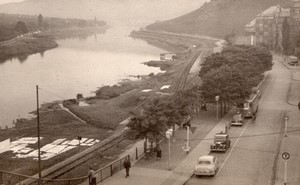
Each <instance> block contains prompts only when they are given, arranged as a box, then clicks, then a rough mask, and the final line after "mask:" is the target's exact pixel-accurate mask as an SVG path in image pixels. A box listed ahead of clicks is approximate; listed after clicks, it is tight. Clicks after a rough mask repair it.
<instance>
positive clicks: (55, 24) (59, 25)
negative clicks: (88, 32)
mask: <svg viewBox="0 0 300 185" xmlns="http://www.w3.org/2000/svg"><path fill="white" fill-rule="evenodd" d="M18 21H23V22H24V23H25V24H26V27H27V29H28V31H30V32H32V31H36V30H37V29H38V16H33V15H20V14H4V13H0V41H4V40H9V39H11V38H14V37H16V32H15V26H16V23H17V22H18ZM104 25H106V23H105V22H104V21H98V20H85V19H62V18H56V17H43V23H42V29H43V30H44V31H48V30H54V29H56V30H58V29H63V30H66V29H70V28H72V29H73V28H85V27H89V26H104Z"/></svg>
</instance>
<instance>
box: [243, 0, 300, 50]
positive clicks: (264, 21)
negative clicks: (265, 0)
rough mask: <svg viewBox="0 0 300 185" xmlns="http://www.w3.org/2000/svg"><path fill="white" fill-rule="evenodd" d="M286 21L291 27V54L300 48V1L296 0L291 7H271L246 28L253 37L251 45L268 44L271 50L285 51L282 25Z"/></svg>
mask: <svg viewBox="0 0 300 185" xmlns="http://www.w3.org/2000/svg"><path fill="white" fill-rule="evenodd" d="M285 19H286V21H287V23H288V25H289V27H290V34H289V35H290V48H289V50H290V52H294V51H295V49H296V48H297V47H300V0H294V1H292V3H291V6H290V7H288V8H283V7H281V6H280V5H277V6H271V7H270V8H268V9H266V10H265V11H264V12H262V13H260V14H258V15H257V16H256V18H255V19H254V20H252V21H251V22H249V23H248V24H247V25H246V26H245V31H246V32H247V33H248V34H249V36H250V37H251V45H257V44H266V45H267V46H268V47H269V48H270V49H272V50H277V51H283V46H282V25H283V22H284V20H285Z"/></svg>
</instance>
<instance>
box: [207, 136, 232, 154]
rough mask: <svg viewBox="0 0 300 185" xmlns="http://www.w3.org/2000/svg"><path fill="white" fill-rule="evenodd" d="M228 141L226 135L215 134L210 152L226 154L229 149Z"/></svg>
mask: <svg viewBox="0 0 300 185" xmlns="http://www.w3.org/2000/svg"><path fill="white" fill-rule="evenodd" d="M230 143H231V141H230V139H229V135H228V134H227V133H223V132H220V133H217V134H216V135H215V137H214V143H213V144H212V145H210V151H212V152H226V151H227V149H228V148H229V147H230Z"/></svg>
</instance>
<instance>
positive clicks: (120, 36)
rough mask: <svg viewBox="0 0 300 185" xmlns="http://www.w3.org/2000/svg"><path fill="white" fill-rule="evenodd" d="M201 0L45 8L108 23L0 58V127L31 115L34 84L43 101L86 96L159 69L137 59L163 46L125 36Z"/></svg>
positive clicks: (145, 58)
mask: <svg viewBox="0 0 300 185" xmlns="http://www.w3.org/2000/svg"><path fill="white" fill-rule="evenodd" d="M206 1H209V0H200V1H199V0H176V1H175V0H163V1H157V2H153V1H148V0H143V1H142V3H141V2H140V0H139V1H137V0H129V1H117V0H116V1H111V0H109V1H101V4H99V2H100V1H97V0H93V1H88V2H86V1H80V2H81V3H83V4H82V5H81V4H75V5H78V6H79V5H80V7H82V8H83V9H82V12H84V13H81V14H78V11H77V9H76V11H70V10H68V9H67V8H68V6H64V7H62V8H63V9H57V7H56V6H54V9H51V7H49V11H47V10H48V9H46V10H45V12H44V14H43V15H45V16H62V17H68V16H71V17H72V16H73V17H74V16H78V18H90V17H93V16H98V17H99V19H103V20H106V21H108V24H109V25H113V27H112V28H110V29H108V30H106V32H105V33H102V34H96V35H92V36H89V37H87V38H72V39H64V40H58V41H57V42H58V44H59V47H58V48H55V49H52V50H48V51H45V52H44V53H41V54H33V55H30V56H28V57H23V58H19V59H12V60H8V61H6V62H4V63H0V87H1V88H0V102H1V103H0V127H2V128H4V127H6V126H8V127H11V126H13V124H12V122H13V120H16V119H18V118H27V117H30V114H28V112H31V111H34V110H35V109H36V89H35V88H36V85H39V88H40V90H39V100H40V103H41V104H42V103H45V102H51V101H54V100H62V99H69V98H75V97H76V95H77V94H78V93H81V94H83V96H84V97H86V96H91V95H93V93H92V92H93V91H95V90H96V89H97V88H99V87H101V86H103V85H114V84H117V83H118V82H121V81H122V80H124V79H131V80H137V79H135V78H132V77H130V76H133V75H147V74H149V73H155V74H156V73H158V72H160V70H159V68H154V67H148V66H146V65H143V64H142V62H146V61H149V60H157V59H159V54H160V53H162V52H165V51H163V50H161V49H159V48H156V47H153V46H151V45H149V44H147V43H146V42H145V41H142V40H138V39H133V38H130V37H128V35H129V34H130V32H131V31H132V30H136V29H138V28H139V27H143V26H146V25H148V24H150V23H153V22H155V21H157V20H164V19H171V18H173V17H176V16H179V15H182V14H185V13H188V12H190V11H193V10H195V9H197V8H199V7H200V6H201V5H202V4H203V3H204V2H206ZM72 2H73V1H72ZM76 2H77V1H76ZM78 2H79V1H78ZM103 3H104V4H103ZM105 3H106V4H105ZM53 5H55V4H53ZM83 5H84V6H83ZM100 5H101V6H100ZM29 7H31V6H29ZM145 7H147V8H145ZM29 10H30V11H29V12H26V8H25V9H23V10H22V12H23V13H25V14H26V13H33V14H34V13H35V12H34V11H35V9H32V7H31V8H29ZM58 10H59V11H58ZM84 10H86V11H84ZM19 11H21V9H20V10H18V12H19ZM38 11H39V10H38ZM57 11H58V12H57ZM154 12H155V13H154ZM10 13H13V12H10ZM19 13H20V12H19Z"/></svg>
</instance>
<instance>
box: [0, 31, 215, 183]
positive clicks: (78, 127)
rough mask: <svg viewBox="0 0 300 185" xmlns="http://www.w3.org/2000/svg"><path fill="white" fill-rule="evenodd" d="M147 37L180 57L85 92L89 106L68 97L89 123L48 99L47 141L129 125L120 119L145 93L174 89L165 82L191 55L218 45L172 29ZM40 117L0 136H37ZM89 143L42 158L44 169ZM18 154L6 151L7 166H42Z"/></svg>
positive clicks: (97, 135) (110, 155) (103, 160)
mask: <svg viewBox="0 0 300 185" xmlns="http://www.w3.org/2000/svg"><path fill="white" fill-rule="evenodd" d="M136 38H137V37H136ZM160 41H161V42H160ZM147 42H149V43H152V44H153V45H155V46H156V47H160V48H163V49H165V50H168V51H170V52H172V53H176V56H177V57H176V58H177V59H175V60H173V61H170V62H167V63H168V65H167V67H166V68H164V69H165V71H164V72H163V73H159V74H157V75H154V74H148V75H143V76H142V75H141V76H137V78H139V79H138V80H136V81H124V82H122V83H121V84H119V85H116V86H112V87H102V88H100V89H98V90H97V91H96V93H95V94H96V95H95V96H92V97H84V98H83V101H85V103H86V104H85V106H81V105H80V104H77V102H76V100H75V101H67V102H68V103H66V104H65V105H66V106H67V107H68V108H69V109H70V110H71V111H72V112H73V113H74V114H75V115H76V116H77V117H79V118H80V119H82V120H84V121H85V122H86V123H83V122H81V121H79V120H78V119H75V118H74V117H73V116H72V115H70V114H68V113H67V112H66V111H65V110H63V109H61V107H59V106H58V104H59V103H61V102H52V103H47V104H44V105H43V106H42V108H41V110H40V111H41V115H40V125H41V136H42V137H43V140H42V146H43V145H45V144H47V143H51V142H53V141H54V140H56V139H60V138H68V139H76V138H78V137H79V136H80V137H85V138H94V139H99V140H103V139H104V138H107V137H109V136H110V135H111V134H112V133H113V132H114V131H116V130H120V129H122V128H124V127H125V125H123V124H120V122H122V121H123V120H124V119H126V118H128V116H130V111H134V110H135V109H136V108H137V106H138V105H140V104H141V103H143V102H144V101H145V99H147V98H148V97H150V96H151V97H158V96H160V95H161V94H159V93H160V92H169V91H170V90H169V89H161V88H162V87H163V86H166V85H171V86H172V85H174V84H175V80H176V79H177V77H178V75H179V72H180V71H181V69H182V68H183V67H184V66H185V65H186V64H187V63H188V61H189V60H190V59H191V57H192V56H193V53H194V52H196V50H198V49H199V50H201V47H205V48H207V46H209V45H213V42H214V41H210V40H207V39H206V40H205V39H196V38H181V37H179V36H178V37H174V36H170V37H168V36H167V35H163V36H162V37H160V35H159V34H157V35H156V37H154V36H153V37H152V38H151V39H147ZM193 45H197V46H198V47H197V48H193V47H191V46H193ZM141 62H143V61H141ZM144 62H147V61H144ZM165 64H166V61H156V64H155V65H156V66H159V65H163V66H166V65H165ZM152 65H153V64H152ZM174 79H175V80H174ZM144 90H147V91H144ZM112 94H114V96H111V95H112ZM36 122H37V120H36V119H35V118H32V119H28V120H24V119H19V120H18V121H17V122H16V123H15V125H16V126H15V127H13V128H9V129H6V130H1V131H0V132H1V134H0V139H1V140H4V139H6V138H11V140H15V139H16V138H20V137H34V136H36ZM133 142H134V140H131V139H130V138H127V139H124V141H123V142H122V144H120V145H118V147H117V148H112V149H110V150H108V151H106V152H104V153H101V154H99V153H95V154H94V155H95V156H94V157H93V158H92V159H91V160H89V161H88V162H87V163H86V164H84V165H83V167H80V168H78V169H76V170H74V171H72V172H70V173H68V174H65V176H64V178H69V177H74V176H80V175H86V173H85V172H86V171H85V169H87V168H88V166H89V165H91V166H93V167H94V168H95V169H98V168H99V167H101V166H103V165H104V164H107V163H109V162H110V161H112V160H114V159H116V158H117V157H118V154H119V153H120V152H121V151H122V150H124V149H126V148H127V147H128V146H130V144H132V143H133ZM34 147H36V146H34ZM84 149H85V147H80V148H79V149H78V148H75V149H73V150H70V151H68V152H66V153H63V154H61V155H58V156H57V157H55V158H53V159H49V160H46V161H42V165H43V169H45V168H47V167H49V166H51V165H53V164H56V163H58V162H60V161H62V160H64V159H65V158H67V157H69V156H71V155H73V154H75V153H77V152H78V150H84ZM2 155H3V154H1V157H2ZM12 156H13V154H12V152H6V153H5V155H4V158H3V159H7V162H3V163H1V166H0V168H1V169H7V170H8V171H14V172H19V173H26V174H28V175H30V174H33V173H34V172H36V166H35V165H34V164H33V162H32V160H33V159H32V158H29V159H12ZM16 161H17V162H16Z"/></svg>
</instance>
